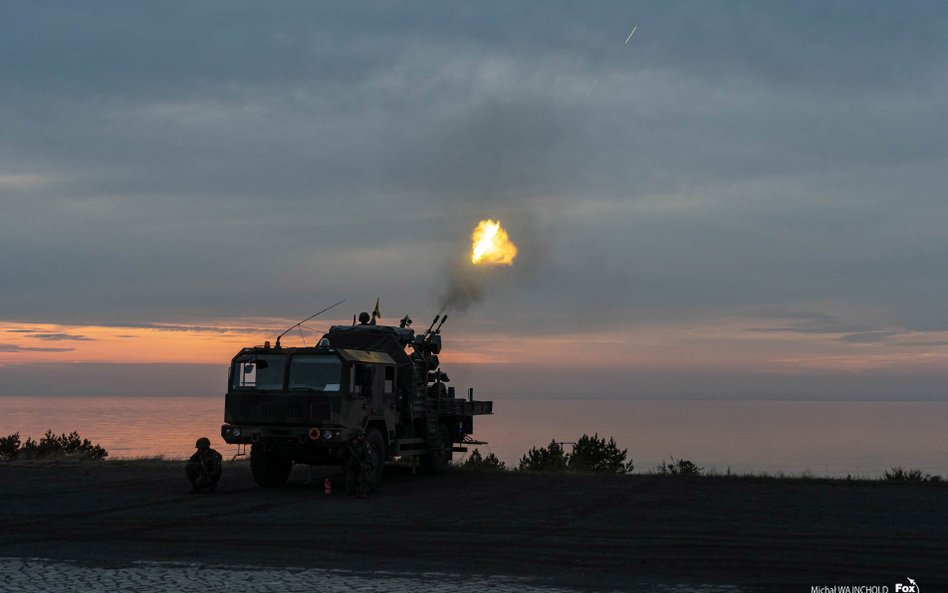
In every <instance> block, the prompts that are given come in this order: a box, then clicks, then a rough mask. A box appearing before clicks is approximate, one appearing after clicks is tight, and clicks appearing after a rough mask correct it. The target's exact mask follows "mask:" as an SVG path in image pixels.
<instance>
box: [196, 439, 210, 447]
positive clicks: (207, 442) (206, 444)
mask: <svg viewBox="0 0 948 593" xmlns="http://www.w3.org/2000/svg"><path fill="white" fill-rule="evenodd" d="M194 446H195V447H197V448H198V449H210V448H211V439H209V438H207V437H201V438H199V439H198V440H197V442H196V443H194Z"/></svg>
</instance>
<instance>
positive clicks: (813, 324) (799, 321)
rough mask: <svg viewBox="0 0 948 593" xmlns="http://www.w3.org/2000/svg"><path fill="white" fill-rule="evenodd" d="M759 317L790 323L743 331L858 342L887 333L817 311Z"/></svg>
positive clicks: (789, 312)
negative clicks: (839, 336)
mask: <svg viewBox="0 0 948 593" xmlns="http://www.w3.org/2000/svg"><path fill="white" fill-rule="evenodd" d="M761 317H765V318H768V319H772V320H774V321H776V322H777V323H784V322H788V321H789V322H790V323H789V324H787V325H778V326H776V327H774V326H768V327H751V328H747V329H746V330H745V331H749V332H756V333H796V334H847V336H854V338H853V339H852V340H847V336H843V338H842V339H843V340H845V341H859V339H858V336H875V335H879V334H883V333H889V332H884V331H882V330H877V329H875V328H872V327H868V326H864V325H859V324H852V323H848V322H846V321H844V320H841V319H840V318H839V317H837V316H835V315H831V314H829V313H822V312H819V311H812V312H807V311H785V312H782V313H776V314H774V315H772V316H769V315H762V316H761ZM890 335H894V334H890Z"/></svg>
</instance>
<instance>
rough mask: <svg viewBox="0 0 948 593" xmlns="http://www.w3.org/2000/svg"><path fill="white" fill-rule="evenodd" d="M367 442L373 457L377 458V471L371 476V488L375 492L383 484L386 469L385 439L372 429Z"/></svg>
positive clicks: (366, 439) (366, 438)
mask: <svg viewBox="0 0 948 593" xmlns="http://www.w3.org/2000/svg"><path fill="white" fill-rule="evenodd" d="M365 442H366V443H368V444H369V447H370V448H371V451H372V455H373V456H374V457H375V459H374V460H373V461H375V469H374V470H373V472H372V475H371V476H369V488H371V489H372V490H375V489H376V488H378V487H379V484H381V483H382V470H383V469H384V468H385V439H384V438H382V433H380V432H379V431H378V429H375V428H370V429H369V433H368V434H367V435H366V437H365Z"/></svg>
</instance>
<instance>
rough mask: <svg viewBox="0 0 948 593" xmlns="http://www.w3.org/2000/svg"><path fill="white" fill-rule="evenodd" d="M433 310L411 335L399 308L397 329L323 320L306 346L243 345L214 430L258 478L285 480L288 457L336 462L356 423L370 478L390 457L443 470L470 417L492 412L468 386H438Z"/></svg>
mask: <svg viewBox="0 0 948 593" xmlns="http://www.w3.org/2000/svg"><path fill="white" fill-rule="evenodd" d="M439 317H440V316H439ZM439 317H435V320H434V321H433V322H432V324H431V325H430V326H429V327H428V329H427V330H425V331H424V332H423V333H420V334H417V335H416V333H415V332H414V330H412V329H411V320H410V319H409V318H408V316H406V317H405V318H404V319H402V321H401V324H400V326H399V327H394V326H387V325H372V324H368V323H363V324H360V325H352V326H346V325H336V326H332V327H331V328H330V329H329V332H328V333H326V334H325V335H323V337H322V339H320V340H319V342H318V343H317V344H316V345H315V346H312V347H282V346H281V345H280V339H279V338H277V341H276V344H275V345H274V346H273V347H271V346H270V343H269V342H267V343H265V344H264V345H263V346H255V347H253V348H243V349H242V350H241V351H240V352H238V353H237V355H236V356H234V358H233V359H232V361H231V365H230V371H229V377H230V383H229V388H228V390H227V395H226V399H225V404H224V422H225V424H224V425H223V426H222V427H221V436H222V437H223V438H224V441H226V442H227V443H230V444H237V445H250V446H251V448H250V467H251V470H252V473H253V477H254V480H255V481H256V482H257V484H259V485H260V486H278V485H281V484H283V483H285V482H286V480H287V478H288V476H289V474H290V470H291V468H292V466H293V464H294V463H303V464H309V465H338V464H339V463H340V459H339V454H340V449H341V448H342V446H343V444H344V443H345V441H346V439H347V435H348V433H349V431H350V430H351V429H353V428H355V427H361V428H363V429H364V430H365V433H366V441H367V442H368V444H369V449H370V451H371V454H372V455H374V456H375V459H374V461H375V464H374V467H375V470H374V472H373V475H372V476H370V484H371V485H372V486H377V485H378V483H379V482H380V481H381V479H382V467H383V465H384V462H385V461H389V460H394V459H403V460H409V461H411V463H412V464H414V466H415V467H420V468H421V469H422V470H424V471H427V472H437V471H439V470H441V469H443V468H444V467H445V466H446V465H447V464H448V463H450V461H451V456H452V454H453V453H454V452H463V451H466V448H464V446H463V445H464V444H465V443H472V442H476V441H473V438H472V436H471V435H472V433H473V432H474V416H478V415H482V414H491V413H492V411H493V402H490V401H476V400H474V397H473V389H469V391H468V397H467V398H466V399H465V398H459V397H455V390H454V387H452V386H448V385H447V383H448V382H449V379H448V375H447V373H445V372H444V371H443V370H442V369H441V367H440V361H439V359H438V355H439V354H440V352H441V326H442V325H443V323H444V321H445V319H446V317H447V316H445V317H444V318H441V323H440V324H438V319H439ZM364 319H365V318H364V317H363V320H364ZM372 321H373V322H374V321H375V320H374V318H373V320H372ZM436 324H438V325H437V327H435V325H436ZM284 333H285V332H284Z"/></svg>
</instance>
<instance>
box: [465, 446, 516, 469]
mask: <svg viewBox="0 0 948 593" xmlns="http://www.w3.org/2000/svg"><path fill="white" fill-rule="evenodd" d="M460 467H463V468H464V469H473V470H478V471H498V472H502V471H506V469H507V464H506V463H504V462H503V461H501V460H500V459H497V456H496V455H494V454H493V453H491V454H490V455H488V456H487V457H482V456H481V452H480V451H478V450H477V449H474V451H473V452H471V455H470V457H468V458H467V459H466V460H465V461H464V463H462V464H461V465H460Z"/></svg>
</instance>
